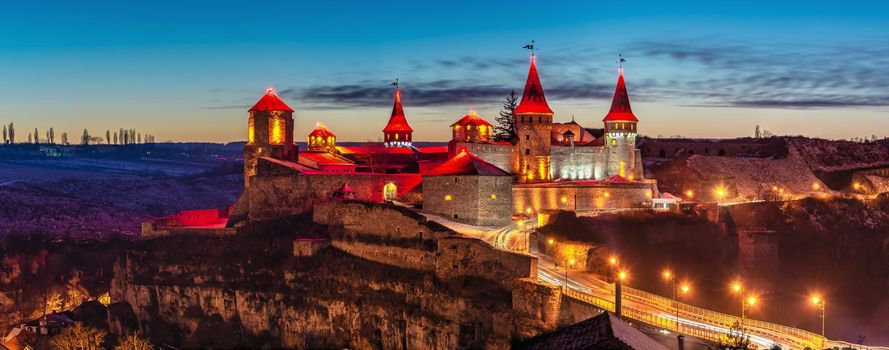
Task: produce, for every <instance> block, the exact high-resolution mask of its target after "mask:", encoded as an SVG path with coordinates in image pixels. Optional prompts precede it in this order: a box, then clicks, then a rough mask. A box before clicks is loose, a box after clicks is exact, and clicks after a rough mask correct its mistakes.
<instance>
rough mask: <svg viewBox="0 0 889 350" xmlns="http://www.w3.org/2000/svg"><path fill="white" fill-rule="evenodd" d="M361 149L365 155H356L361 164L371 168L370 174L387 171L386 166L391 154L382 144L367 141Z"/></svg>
mask: <svg viewBox="0 0 889 350" xmlns="http://www.w3.org/2000/svg"><path fill="white" fill-rule="evenodd" d="M360 149H362V150H363V152H364V153H358V154H356V155H355V157H356V160H357V161H358V162H359V163H363V164H364V165H366V166H367V167H368V168H370V172H372V173H376V172H385V171H386V167H385V165H386V163H388V161H389V158H390V153H389V152H388V149H387V147H386V146H384V145H383V143H382V142H379V141H377V142H374V141H367V142H365V143H364V144H363V145H362V146H361V147H360Z"/></svg>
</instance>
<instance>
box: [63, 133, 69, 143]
mask: <svg viewBox="0 0 889 350" xmlns="http://www.w3.org/2000/svg"><path fill="white" fill-rule="evenodd" d="M62 144H63V145H68V133H67V132H63V133H62Z"/></svg>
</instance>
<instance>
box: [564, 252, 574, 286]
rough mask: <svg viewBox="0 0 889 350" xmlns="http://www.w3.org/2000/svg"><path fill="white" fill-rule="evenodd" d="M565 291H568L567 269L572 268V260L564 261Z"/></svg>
mask: <svg viewBox="0 0 889 350" xmlns="http://www.w3.org/2000/svg"><path fill="white" fill-rule="evenodd" d="M565 262H566V264H565V291H566V292H567V291H568V267H569V266H570V267H574V263H575V261H574V259H569V260H566V261H565Z"/></svg>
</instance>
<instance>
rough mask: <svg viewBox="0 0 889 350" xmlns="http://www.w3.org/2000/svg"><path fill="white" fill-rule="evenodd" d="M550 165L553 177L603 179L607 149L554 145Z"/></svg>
mask: <svg viewBox="0 0 889 350" xmlns="http://www.w3.org/2000/svg"><path fill="white" fill-rule="evenodd" d="M550 167H551V168H550V171H551V172H552V178H553V179H558V178H562V179H571V180H590V179H593V180H601V179H603V178H604V177H605V149H604V148H603V147H571V146H553V147H552V158H551V161H550Z"/></svg>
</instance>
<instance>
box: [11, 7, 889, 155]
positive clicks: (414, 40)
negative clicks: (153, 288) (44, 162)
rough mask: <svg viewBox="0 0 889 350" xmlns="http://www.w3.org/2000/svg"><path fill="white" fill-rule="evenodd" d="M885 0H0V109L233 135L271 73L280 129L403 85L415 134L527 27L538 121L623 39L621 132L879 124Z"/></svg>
mask: <svg viewBox="0 0 889 350" xmlns="http://www.w3.org/2000/svg"><path fill="white" fill-rule="evenodd" d="M887 14H889V4H886V3H884V2H877V1H871V2H868V1H859V2H855V3H854V5H853V3H849V2H844V3H838V2H827V1H824V2H820V1H806V2H802V1H799V2H791V1H786V2H782V1H768V2H766V1H761V2H760V1H745V2H740V1H739V2H730V3H719V4H715V2H703V1H701V2H691V1H688V2H684V1H672V2H664V1H632V2H631V1H578V2H544V1H537V2H532V1H514V2H510V3H496V2H492V1H472V2H463V1H449V2H425V1H412V2H401V1H386V2H371V1H361V2H357V1H356V2H348V1H344V2H329V3H328V2H320V1H312V2H305V3H302V2H293V1H287V2H283V1H282V2H277V1H261V2H247V1H175V2H174V1H170V2H164V1H151V2H148V1H145V2H136V1H115V2H100V1H82V2H81V1H76V2H75V1H57V2H56V1H10V0H0V123H8V122H15V123H16V126H17V129H18V130H19V133H18V134H19V135H18V138H19V140H21V139H22V138H23V137H25V135H24V133H23V130H33V129H34V128H35V127H36V128H39V129H40V130H41V133H42V132H43V131H42V130H45V129H46V128H48V127H54V128H55V130H56V133H57V134H58V133H60V132H61V131H68V132H69V134H74V135H77V134H80V132H82V130H83V128H89V129H90V131H91V132H93V133H94V134H104V131H105V130H106V129H111V130H117V129H119V128H137V129H139V130H141V131H144V132H147V133H152V134H155V135H157V138H158V140H161V141H164V140H174V141H233V140H242V139H244V138H245V129H246V128H245V125H246V115H247V112H246V109H247V108H248V107H249V106H250V105H252V103H254V102H255V101H256V100H257V99H258V98H259V96H260V95H261V94H262V92H263V91H264V89H265V88H266V87H267V86H274V87H275V88H276V89H278V91H279V92H280V93H281V95H282V96H284V97H285V100H286V101H287V102H288V103H289V104H291V106H292V107H294V109H296V110H297V112H296V118H297V126H296V130H295V133H296V135H297V137H298V138H300V137H302V136H304V135H305V134H307V133H308V132H309V130H310V129H311V128H312V126H313V125H314V123H315V122H317V121H323V122H324V123H325V124H327V125H328V126H329V127H330V128H331V129H332V130H333V131H334V132H335V133H337V135H338V136H339V137H340V139H341V140H351V141H364V140H368V139H377V138H379V137H380V136H381V135H380V134H381V132H380V129H382V127H383V126H384V125H385V122H386V120H387V119H388V115H389V108H390V106H391V90H390V87H389V85H388V84H389V82H391V81H392V80H393V79H395V78H398V79H399V80H400V81H401V82H402V86H403V88H404V102H405V112H406V114H407V117H408V120H409V121H410V122H411V124H412V126H413V127H414V129H415V130H416V132H415V139H418V140H445V139H447V138H448V137H449V136H450V133H449V132H448V130H447V126H448V125H449V124H450V123H451V122H453V121H454V120H456V119H458V118H459V117H460V116H462V115H463V114H465V113H466V111H468V110H469V109H475V110H478V111H479V112H480V113H481V114H482V116H483V117H486V118H487V119H489V120H493V116H494V115H495V114H496V111H497V109H498V108H499V104H500V102H501V100H502V98H503V96H505V95H506V94H508V93H509V91H510V90H511V89H515V90H517V92H519V93H520V92H521V88H522V87H523V84H524V79H525V75H526V74H527V62H528V57H527V55H528V52H527V51H526V50H522V49H521V46H522V45H524V44H525V43H527V42H528V41H530V40H532V39H533V40H536V42H537V46H538V48H539V52H538V55H539V58H538V64H539V68H540V73H541V80H542V82H543V84H544V88H545V90H546V91H547V96H548V100H549V101H550V105H551V106H552V107H553V109H554V110H555V111H556V120H570V118H571V116H572V115H573V116H575V117H576V119H577V120H578V121H579V122H581V123H582V124H584V125H586V126H590V127H598V126H599V125H600V124H601V122H600V120H601V118H602V116H604V114H605V113H606V112H607V110H608V105H609V103H610V94H611V92H612V91H613V85H614V82H615V79H616V76H615V75H616V64H615V61H616V59H617V54H618V53H623V54H624V55H625V56H626V57H627V60H628V62H627V63H626V68H625V69H626V77H627V83H628V86H629V89H630V95H631V100H632V101H633V107H634V111H635V112H636V114H637V115H638V116H639V118H640V120H641V122H640V126H639V129H640V132H641V133H643V134H648V135H652V136H656V135H684V136H694V137H732V136H747V135H750V134H752V132H753V128H754V126H755V125H756V124H759V125H762V127H763V128H765V129H768V130H771V131H773V132H775V133H777V134H793V135H797V134H804V135H809V136H817V137H825V138H849V137H861V136H870V135H871V134H876V135H877V136H889V133H887V132H885V131H884V130H889V108H887V107H889V15H887Z"/></svg>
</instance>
